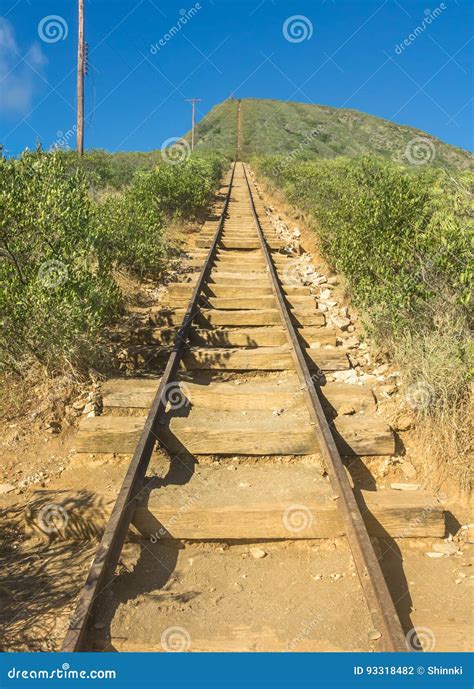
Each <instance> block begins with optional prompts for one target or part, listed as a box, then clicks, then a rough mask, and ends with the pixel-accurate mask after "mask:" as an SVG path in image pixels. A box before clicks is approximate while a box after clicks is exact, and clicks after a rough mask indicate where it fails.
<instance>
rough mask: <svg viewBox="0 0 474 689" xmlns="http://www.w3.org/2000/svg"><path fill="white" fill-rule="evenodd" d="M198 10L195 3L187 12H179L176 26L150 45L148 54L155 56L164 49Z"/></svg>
mask: <svg viewBox="0 0 474 689" xmlns="http://www.w3.org/2000/svg"><path fill="white" fill-rule="evenodd" d="M200 9H202V7H201V4H200V3H199V2H196V3H195V4H194V5H193V6H192V7H191V8H190V9H189V10H184V9H183V10H180V11H179V14H180V17H179V19H178V21H177V22H176V24H175V25H174V26H172V27H171V28H170V29H168V31H167V32H166V33H165V34H164V35H163V36H162V37H161V38H160V40H159V41H158V42H157V43H152V44H151V46H150V53H151V54H152V55H156V53H157V52H158V51H159V50H161V48H164V47H165V45H166V44H167V43H169V42H170V41H171V39H172V38H174V37H175V36H176V35H177V34H179V32H180V31H181V29H182V28H183V26H186V24H187V23H188V22H189V21H190V20H191V19H192V18H193V17H195V16H196V14H197V13H198V12H199V10H200Z"/></svg>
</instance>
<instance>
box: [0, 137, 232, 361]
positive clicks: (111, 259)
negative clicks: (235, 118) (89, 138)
mask: <svg viewBox="0 0 474 689" xmlns="http://www.w3.org/2000/svg"><path fill="white" fill-rule="evenodd" d="M160 157H161V156H160ZM110 161H111V156H110V155H109V154H106V153H104V152H100V151H93V152H91V153H89V154H86V155H85V156H84V159H81V160H80V161H78V159H77V158H73V157H72V154H69V153H67V154H65V153H64V152H62V151H56V152H52V153H44V152H43V151H42V150H38V151H36V152H25V153H23V154H22V155H21V156H20V157H19V158H18V159H10V160H6V159H5V158H0V282H1V283H2V292H1V295H0V326H1V334H0V368H2V369H7V370H16V371H18V372H20V371H21V369H22V367H23V366H24V365H25V363H27V362H28V361H29V360H31V358H34V359H36V360H37V361H39V362H41V363H42V364H43V365H44V366H46V367H47V368H48V369H49V370H51V371H56V370H61V369H63V368H64V366H72V367H73V368H78V367H79V368H85V369H87V368H88V367H89V366H90V364H92V363H95V362H94V357H95V356H96V354H97V356H99V355H100V351H99V347H98V346H97V344H96V343H97V339H98V338H97V336H98V334H99V332H100V329H101V328H102V327H103V325H104V324H105V323H107V322H110V321H111V320H112V319H114V318H116V317H117V315H118V314H119V312H120V307H121V294H120V290H119V289H118V287H117V285H116V282H115V281H114V274H115V270H116V269H117V268H125V269H128V270H131V271H134V272H136V273H138V274H139V275H142V274H143V273H145V272H147V273H153V274H154V275H158V274H159V272H160V270H161V269H162V267H163V265H164V262H165V260H166V257H167V252H168V248H167V246H166V241H165V228H166V223H167V222H168V221H169V220H170V219H171V218H175V217H176V218H180V219H182V220H190V219H193V218H197V217H198V216H200V215H201V214H202V213H203V212H204V211H205V209H206V207H207V205H208V204H209V202H210V200H211V199H212V196H213V193H214V191H215V188H216V185H217V183H218V181H219V178H220V176H221V174H222V170H223V165H224V163H225V161H224V159H222V158H220V157H217V156H216V155H214V154H210V155H203V156H199V157H192V158H191V159H190V160H188V161H185V162H183V163H182V164H179V165H171V164H166V163H164V162H163V161H162V162H161V164H160V165H159V166H158V167H157V168H155V169H153V170H151V171H148V172H143V171H142V172H137V173H135V176H134V177H133V181H132V182H131V184H130V185H128V186H126V188H125V190H124V191H123V193H122V194H115V195H113V196H109V197H107V198H106V199H105V200H104V201H103V202H102V203H96V202H95V201H94V198H93V196H94V195H93V194H91V183H92V180H93V177H94V175H96V176H97V179H100V180H102V182H101V184H102V183H103V182H104V181H105V180H108V181H110V179H111V177H110V174H111V173H110ZM88 166H89V169H88ZM114 174H116V173H114ZM115 179H117V177H115Z"/></svg>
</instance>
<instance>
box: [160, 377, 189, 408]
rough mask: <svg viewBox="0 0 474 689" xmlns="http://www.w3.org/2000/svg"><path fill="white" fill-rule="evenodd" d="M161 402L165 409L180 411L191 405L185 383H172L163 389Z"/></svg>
mask: <svg viewBox="0 0 474 689" xmlns="http://www.w3.org/2000/svg"><path fill="white" fill-rule="evenodd" d="M161 401H162V402H163V404H164V405H165V406H166V407H167V409H172V410H176V409H181V408H182V407H185V406H186V405H189V404H191V393H190V391H189V388H188V386H187V385H186V384H185V383H183V382H182V381H173V382H172V383H168V384H167V385H165V387H164V388H163V392H162V393H161Z"/></svg>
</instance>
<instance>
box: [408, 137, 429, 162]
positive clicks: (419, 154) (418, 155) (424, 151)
mask: <svg viewBox="0 0 474 689" xmlns="http://www.w3.org/2000/svg"><path fill="white" fill-rule="evenodd" d="M435 156H436V148H435V145H434V143H433V142H432V141H431V139H427V138H426V137H425V136H415V138H414V139H411V141H409V142H408V144H407V147H406V149H405V157H406V159H407V160H408V162H409V163H411V164H412V165H428V164H429V163H431V162H433V160H434V159H435Z"/></svg>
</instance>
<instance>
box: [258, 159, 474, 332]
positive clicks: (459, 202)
mask: <svg viewBox="0 0 474 689" xmlns="http://www.w3.org/2000/svg"><path fill="white" fill-rule="evenodd" d="M260 169H261V170H262V171H263V172H264V173H265V174H267V176H269V177H270V179H272V181H273V182H274V183H276V184H277V185H278V186H280V187H281V188H283V190H284V193H285V195H286V197H287V199H288V200H289V202H290V203H292V204H294V205H297V206H299V207H300V208H302V209H304V210H305V211H306V212H308V213H309V214H310V216H311V217H312V218H313V219H314V220H315V221H316V222H317V224H318V233H319V237H320V242H321V247H322V250H323V252H324V254H325V256H326V257H327V258H328V259H329V261H330V263H331V264H332V266H333V267H334V268H335V269H336V270H338V271H339V272H342V273H344V275H345V276H346V277H347V278H348V281H349V285H350V289H351V293H352V296H353V299H354V301H355V302H356V303H357V305H359V306H362V307H363V308H365V309H368V310H374V311H376V313H377V314H378V316H377V317H378V318H379V319H380V318H381V319H383V320H385V321H387V322H388V323H389V326H390V329H391V330H392V331H393V332H403V331H405V329H406V328H407V327H409V328H410V327H411V326H412V325H413V324H414V325H415V327H416V328H419V327H420V322H422V323H423V324H425V325H426V326H427V327H432V326H433V323H434V319H435V318H436V312H434V311H433V309H432V308H431V307H430V304H431V302H432V301H433V300H434V298H435V297H436V296H437V295H439V294H440V293H442V294H443V295H444V296H445V298H446V299H447V300H448V302H449V303H450V304H451V308H452V309H453V310H461V311H462V310H463V309H465V307H466V306H467V304H468V302H469V300H470V296H471V294H472V284H473V276H474V273H473V266H472V262H471V261H470V260H469V257H470V256H472V246H471V237H472V232H471V231H472V227H471V228H470V227H469V223H468V222H467V217H468V211H469V196H468V194H467V193H466V186H467V184H468V183H469V182H470V181H471V182H472V179H473V175H472V173H470V172H464V173H462V174H460V175H459V177H458V178H457V179H454V178H451V177H447V176H446V174H445V173H444V172H443V171H442V170H432V169H430V170H427V171H426V172H423V173H418V174H411V173H410V172H407V171H406V170H405V169H403V168H401V167H397V166H396V165H394V164H391V163H387V162H383V161H380V160H377V159H373V158H363V159H359V160H349V159H344V158H339V159H336V160H334V161H328V160H322V161H318V162H298V163H293V164H289V165H285V164H283V165H282V164H281V162H280V163H279V161H278V159H276V158H270V159H265V160H263V161H262V162H261V163H260Z"/></svg>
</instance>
